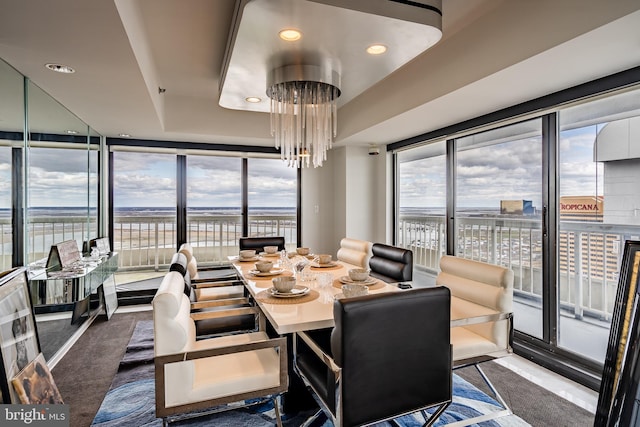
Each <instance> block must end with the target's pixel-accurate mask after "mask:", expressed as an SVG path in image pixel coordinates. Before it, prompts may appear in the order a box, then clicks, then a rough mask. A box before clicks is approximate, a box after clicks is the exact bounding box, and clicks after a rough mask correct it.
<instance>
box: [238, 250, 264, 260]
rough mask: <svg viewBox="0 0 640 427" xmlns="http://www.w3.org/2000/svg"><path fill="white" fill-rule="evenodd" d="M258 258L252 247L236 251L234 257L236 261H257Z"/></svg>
mask: <svg viewBox="0 0 640 427" xmlns="http://www.w3.org/2000/svg"><path fill="white" fill-rule="evenodd" d="M259 259H260V258H259V257H258V255H257V254H256V251H255V250H254V249H244V250H241V251H240V252H239V253H238V257H237V258H236V261H238V262H255V261H258V260H259Z"/></svg>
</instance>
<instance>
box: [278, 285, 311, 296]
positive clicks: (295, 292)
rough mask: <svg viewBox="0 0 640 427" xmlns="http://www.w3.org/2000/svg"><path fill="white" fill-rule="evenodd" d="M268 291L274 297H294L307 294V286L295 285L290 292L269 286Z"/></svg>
mask: <svg viewBox="0 0 640 427" xmlns="http://www.w3.org/2000/svg"><path fill="white" fill-rule="evenodd" d="M269 292H270V293H271V296H272V297H274V298H296V297H301V296H303V295H306V294H308V293H309V288H308V287H306V286H296V287H294V288H293V289H291V292H278V291H276V288H269Z"/></svg>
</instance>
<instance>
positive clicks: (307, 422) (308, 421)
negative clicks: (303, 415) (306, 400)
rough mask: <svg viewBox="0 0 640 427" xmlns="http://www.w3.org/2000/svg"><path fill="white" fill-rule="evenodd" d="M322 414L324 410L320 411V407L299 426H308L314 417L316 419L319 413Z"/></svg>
mask: <svg viewBox="0 0 640 427" xmlns="http://www.w3.org/2000/svg"><path fill="white" fill-rule="evenodd" d="M323 414H324V412H323V411H322V409H320V410H318V412H316V413H315V414H313V415H312V416H310V417H309V418H307V419H306V420H305V421H304V423H302V425H301V426H300V427H309V426H310V425H311V424H312V423H313V422H314V421H315V420H316V419H318V417H320V415H323Z"/></svg>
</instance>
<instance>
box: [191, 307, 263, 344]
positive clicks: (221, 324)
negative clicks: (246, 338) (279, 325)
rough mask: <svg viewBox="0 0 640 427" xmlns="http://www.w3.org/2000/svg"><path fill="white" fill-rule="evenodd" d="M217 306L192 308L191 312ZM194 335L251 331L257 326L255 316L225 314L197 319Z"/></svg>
mask: <svg viewBox="0 0 640 427" xmlns="http://www.w3.org/2000/svg"><path fill="white" fill-rule="evenodd" d="M237 307H240V306H239V305H238V306H225V307H224V308H237ZM216 309H217V308H211V309H201V310H192V312H193V313H196V312H203V311H207V310H216ZM195 324H196V336H197V337H198V338H197V339H199V340H200V339H203V338H207V337H208V336H211V335H217V334H225V333H229V332H238V331H252V330H255V329H256V328H257V325H256V318H255V316H254V315H253V314H243V315H238V316H227V317H223V318H217V319H202V320H197V321H196V322H195Z"/></svg>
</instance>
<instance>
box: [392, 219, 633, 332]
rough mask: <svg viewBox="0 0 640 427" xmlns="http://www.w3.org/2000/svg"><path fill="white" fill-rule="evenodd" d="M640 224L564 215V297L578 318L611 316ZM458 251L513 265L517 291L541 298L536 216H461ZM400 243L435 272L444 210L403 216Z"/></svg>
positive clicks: (561, 268)
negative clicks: (626, 250)
mask: <svg viewBox="0 0 640 427" xmlns="http://www.w3.org/2000/svg"><path fill="white" fill-rule="evenodd" d="M639 235H640V227H638V226H627V225H625V226H617V225H610V224H602V223H595V222H591V223H590V222H574V221H561V223H560V235H559V239H558V279H557V282H558V284H559V286H558V288H559V298H560V303H561V305H562V308H563V309H567V310H571V311H572V312H573V313H574V316H575V317H576V318H582V317H583V316H585V315H589V316H592V317H596V318H599V319H603V320H609V319H610V318H611V314H612V312H613V303H614V299H615V294H616V289H617V285H618V271H619V268H620V257H621V256H622V250H623V245H624V242H625V240H630V239H637V238H638V236H639ZM456 236H457V237H456V239H457V243H456V244H457V248H456V251H457V252H456V253H457V255H458V256H462V257H465V258H469V259H474V260H478V261H483V262H488V263H493V264H498V265H502V266H505V267H508V268H510V269H512V270H513V271H514V276H515V280H514V282H515V283H514V292H515V294H516V296H518V297H521V298H527V299H532V300H535V301H538V302H540V301H541V299H542V230H541V222H540V220H539V219H538V220H536V219H526V218H525V219H520V218H518V219H515V218H487V217H482V218H458V225H457V234H456ZM398 245H399V246H403V247H406V248H409V249H411V250H413V253H414V263H415V265H416V266H421V267H424V268H425V269H427V270H431V271H433V272H436V271H438V261H439V260H440V257H441V256H442V255H443V254H445V253H446V234H445V217H444V216H401V217H400V220H399V227H398Z"/></svg>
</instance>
